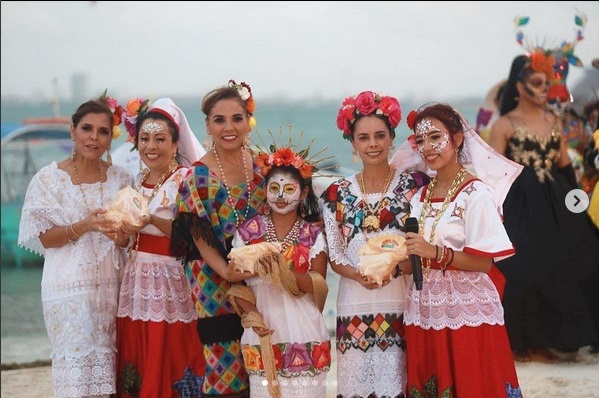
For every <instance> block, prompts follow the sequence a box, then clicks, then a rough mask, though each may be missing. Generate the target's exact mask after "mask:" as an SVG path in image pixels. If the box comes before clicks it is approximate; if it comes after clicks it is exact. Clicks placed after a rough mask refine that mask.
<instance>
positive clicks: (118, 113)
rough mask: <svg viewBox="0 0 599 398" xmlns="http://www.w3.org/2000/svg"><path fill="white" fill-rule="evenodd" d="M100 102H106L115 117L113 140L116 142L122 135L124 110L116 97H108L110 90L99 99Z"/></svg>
mask: <svg viewBox="0 0 599 398" xmlns="http://www.w3.org/2000/svg"><path fill="white" fill-rule="evenodd" d="M98 101H102V102H104V103H105V104H106V105H108V107H109V108H110V110H111V111H112V114H113V115H114V119H113V122H112V139H113V140H116V139H117V138H119V137H120V136H121V135H122V131H121V128H120V124H121V121H122V116H123V113H124V109H123V107H122V106H121V105H119V103H118V102H117V100H116V99H115V98H114V97H111V96H109V95H108V89H106V90H104V92H103V93H102V94H101V95H100V97H98Z"/></svg>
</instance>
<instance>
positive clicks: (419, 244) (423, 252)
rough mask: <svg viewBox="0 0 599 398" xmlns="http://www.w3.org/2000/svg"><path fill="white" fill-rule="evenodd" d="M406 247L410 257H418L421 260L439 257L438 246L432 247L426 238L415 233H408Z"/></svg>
mask: <svg viewBox="0 0 599 398" xmlns="http://www.w3.org/2000/svg"><path fill="white" fill-rule="evenodd" d="M406 247H407V249H408V255H412V254H414V255H416V256H419V257H421V258H432V259H435V258H436V257H437V246H435V245H431V244H430V243H428V242H427V241H426V240H424V237H423V236H422V235H420V234H418V233H415V232H407V233H406Z"/></svg>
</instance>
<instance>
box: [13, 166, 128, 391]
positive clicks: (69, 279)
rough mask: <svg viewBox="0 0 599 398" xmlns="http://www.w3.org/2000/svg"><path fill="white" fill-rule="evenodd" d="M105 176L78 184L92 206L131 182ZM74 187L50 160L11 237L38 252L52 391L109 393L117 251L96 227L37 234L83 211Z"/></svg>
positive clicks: (114, 172)
mask: <svg viewBox="0 0 599 398" xmlns="http://www.w3.org/2000/svg"><path fill="white" fill-rule="evenodd" d="M106 176H107V181H106V182H104V183H95V184H83V185H82V188H83V190H84V192H85V200H87V203H88V205H89V206H90V208H92V209H96V208H105V207H106V206H107V205H108V203H109V202H110V201H111V200H112V199H113V198H114V197H115V195H116V193H117V192H118V191H119V190H120V189H122V188H124V187H125V186H128V185H131V175H130V174H129V173H128V172H127V171H126V170H125V169H124V168H122V167H119V166H114V165H113V166H111V167H110V168H109V169H108V170H107V172H106ZM85 200H84V198H83V196H82V193H81V189H80V187H79V186H76V185H73V183H72V182H71V178H70V177H69V175H68V174H67V173H66V172H65V171H63V170H60V169H59V168H58V165H57V163H56V162H52V163H51V164H50V165H48V166H45V167H43V168H42V169H41V170H40V171H39V172H38V173H37V174H36V175H35V176H34V177H33V179H32V180H31V182H30V184H29V187H28V188H27V193H26V195H25V201H24V205H23V210H22V214H21V223H20V227H19V240H18V244H19V245H20V246H22V247H24V248H26V249H29V250H31V251H33V252H36V253H39V254H40V255H43V256H44V257H45V259H44V270H43V274H42V290H41V296H42V307H43V313H44V321H45V324H46V330H47V332H48V337H49V339H50V344H51V345H52V378H53V383H54V391H55V394H56V396H57V397H84V396H98V395H108V394H112V393H115V392H116V388H115V350H116V311H117V298H118V284H119V278H118V277H119V267H120V264H122V262H123V260H124V252H123V250H120V249H117V248H116V246H115V244H114V242H113V241H111V240H110V239H108V238H107V237H106V236H105V235H103V234H101V233H99V232H88V233H86V234H84V235H83V236H82V237H81V238H80V239H78V240H77V241H76V242H75V243H74V244H70V243H69V244H66V245H64V246H62V247H58V248H51V249H44V247H43V246H42V244H41V242H40V240H39V235H40V234H41V233H42V232H45V231H47V230H48V229H50V228H52V227H54V226H57V225H58V226H63V225H69V224H71V223H74V222H77V221H79V220H81V219H83V218H84V217H85V216H86V215H87V211H88V210H87V208H86V205H85Z"/></svg>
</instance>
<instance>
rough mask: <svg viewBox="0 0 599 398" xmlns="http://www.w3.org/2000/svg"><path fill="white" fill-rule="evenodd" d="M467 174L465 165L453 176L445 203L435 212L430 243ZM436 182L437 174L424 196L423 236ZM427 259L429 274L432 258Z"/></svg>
mask: <svg viewBox="0 0 599 398" xmlns="http://www.w3.org/2000/svg"><path fill="white" fill-rule="evenodd" d="M466 174H468V170H466V169H465V168H464V167H462V168H461V169H460V170H459V171H458V172H457V174H456V175H455V177H454V178H453V181H452V182H451V186H450V187H449V190H448V191H447V194H446V195H445V199H444V200H443V204H442V205H441V207H440V208H439V210H438V211H437V212H436V213H435V218H434V220H433V225H432V227H431V234H430V236H429V238H428V242H429V243H433V238H434V237H435V231H436V229H437V224H439V220H440V219H441V216H442V215H443V213H444V212H445V210H447V207H449V204H450V203H451V200H452V198H453V197H454V195H455V193H456V192H457V191H458V189H459V188H460V186H461V185H462V183H463V182H464V179H465V178H466ZM436 184H437V177H436V176H435V178H433V180H432V181H431V183H430V184H429V185H428V187H427V188H426V196H425V197H424V204H423V205H422V211H421V213H420V217H419V218H418V231H419V232H420V235H423V236H424V220H425V218H426V217H428V216H429V215H430V213H431V210H432V209H433V208H432V204H431V197H432V196H433V191H434V190H435V185H436ZM425 260H426V264H427V265H426V266H425V269H424V273H425V274H428V271H429V270H430V268H431V266H430V263H431V259H430V258H426V259H425Z"/></svg>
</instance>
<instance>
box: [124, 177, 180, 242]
mask: <svg viewBox="0 0 599 398" xmlns="http://www.w3.org/2000/svg"><path fill="white" fill-rule="evenodd" d="M175 169H176V166H174V167H173V166H172V165H171V166H169V168H168V169H167V170H166V171H165V172H164V174H162V175H161V176H160V178H159V179H158V182H157V183H156V185H154V189H152V192H151V193H150V195H149V196H146V195H143V193H142V191H141V186H142V184H143V183H144V181H145V180H147V179H148V176H149V175H150V170H149V169H148V170H147V171H146V172H144V175H143V177H142V178H141V181H139V184H137V187H135V190H136V191H137V192H139V193H142V195H143V197H144V198H145V199H146V201H147V203H148V205H149V204H150V202H151V201H152V199H154V196H156V194H157V193H158V191H159V190H160V188H162V184H164V181H166V179H167V177H168V176H170V175H171V174H172V173H173V171H175ZM139 236H140V232H138V233H136V234H135V245H134V246H133V250H135V253H137V250H138V249H139ZM129 254H131V249H129Z"/></svg>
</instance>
